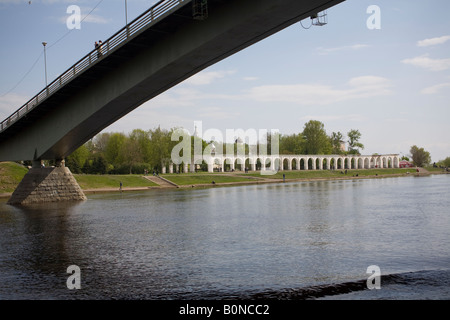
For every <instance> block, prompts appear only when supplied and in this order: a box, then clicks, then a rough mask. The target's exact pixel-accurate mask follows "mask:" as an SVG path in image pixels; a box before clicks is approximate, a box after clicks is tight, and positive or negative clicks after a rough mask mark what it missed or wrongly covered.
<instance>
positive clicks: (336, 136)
mask: <svg viewBox="0 0 450 320" xmlns="http://www.w3.org/2000/svg"><path fill="white" fill-rule="evenodd" d="M330 140H331V146H332V151H331V152H332V153H333V154H341V153H343V151H342V150H341V144H342V142H343V140H344V136H343V135H342V133H340V132H339V131H338V132H333V133H331V136H330Z"/></svg>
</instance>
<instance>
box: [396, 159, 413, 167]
mask: <svg viewBox="0 0 450 320" xmlns="http://www.w3.org/2000/svg"><path fill="white" fill-rule="evenodd" d="M398 166H399V168H414V165H413V164H412V163H411V162H409V161H406V160H402V161H400V162H399V164H398Z"/></svg>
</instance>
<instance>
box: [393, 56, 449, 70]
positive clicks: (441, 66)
mask: <svg viewBox="0 0 450 320" xmlns="http://www.w3.org/2000/svg"><path fill="white" fill-rule="evenodd" d="M402 63H405V64H410V65H413V66H416V67H420V68H424V69H428V70H431V71H444V70H447V69H450V59H431V58H429V57H428V55H427V54H426V55H423V56H419V57H415V58H411V59H404V60H402Z"/></svg>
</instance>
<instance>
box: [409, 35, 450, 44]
mask: <svg viewBox="0 0 450 320" xmlns="http://www.w3.org/2000/svg"><path fill="white" fill-rule="evenodd" d="M448 40H450V36H442V37H436V38H430V39H425V40H421V41H418V42H417V45H418V46H419V47H428V46H435V45H438V44H443V43H445V42H447V41H448Z"/></svg>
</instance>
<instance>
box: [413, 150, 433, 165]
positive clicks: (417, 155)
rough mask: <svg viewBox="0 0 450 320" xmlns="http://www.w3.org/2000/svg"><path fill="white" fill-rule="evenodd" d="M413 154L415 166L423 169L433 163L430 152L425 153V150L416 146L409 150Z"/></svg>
mask: <svg viewBox="0 0 450 320" xmlns="http://www.w3.org/2000/svg"><path fill="white" fill-rule="evenodd" d="M409 152H410V153H411V158H412V161H413V163H414V165H415V166H417V167H423V166H424V165H427V164H429V163H430V162H431V156H430V153H429V152H428V151H425V150H424V148H419V147H417V146H416V145H414V146H412V147H411V149H410V150H409Z"/></svg>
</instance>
